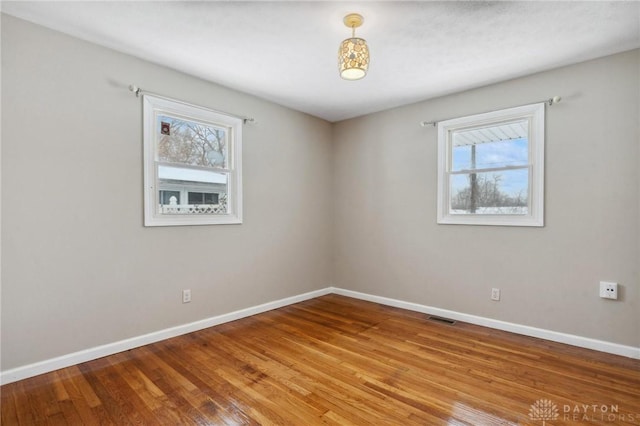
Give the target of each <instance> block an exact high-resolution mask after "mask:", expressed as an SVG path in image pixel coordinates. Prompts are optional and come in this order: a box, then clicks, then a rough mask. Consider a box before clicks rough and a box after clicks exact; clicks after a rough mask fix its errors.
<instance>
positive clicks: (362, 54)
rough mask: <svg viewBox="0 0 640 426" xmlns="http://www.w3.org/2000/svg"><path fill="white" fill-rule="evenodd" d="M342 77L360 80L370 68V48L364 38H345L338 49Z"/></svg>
mask: <svg viewBox="0 0 640 426" xmlns="http://www.w3.org/2000/svg"><path fill="white" fill-rule="evenodd" d="M338 67H339V69H340V77H342V78H344V79H345V80H359V79H361V78H362V77H364V76H365V75H366V74H367V70H368V69H369V48H368V47H367V41H366V40H365V39H363V38H358V37H351V38H348V39H345V40H344V41H343V42H342V43H341V44H340V48H339V49H338Z"/></svg>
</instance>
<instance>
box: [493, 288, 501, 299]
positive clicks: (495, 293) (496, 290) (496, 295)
mask: <svg viewBox="0 0 640 426" xmlns="http://www.w3.org/2000/svg"><path fill="white" fill-rule="evenodd" d="M491 300H496V301H497V300H500V289H499V288H492V289H491Z"/></svg>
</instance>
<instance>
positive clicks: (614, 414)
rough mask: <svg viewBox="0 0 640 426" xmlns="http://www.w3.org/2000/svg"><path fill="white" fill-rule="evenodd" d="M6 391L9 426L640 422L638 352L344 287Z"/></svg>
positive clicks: (6, 422)
mask: <svg viewBox="0 0 640 426" xmlns="http://www.w3.org/2000/svg"><path fill="white" fill-rule="evenodd" d="M1 392H2V408H1V411H2V418H1V419H2V425H34V424H54V425H58V424H61V425H64V424H73V425H94V424H116V425H129V424H147V425H178V424H180V425H181V424H196V425H218V424H219V425H245V424H249V425H255V424H263V425H316V424H332V425H352V424H353V425H445V424H446V425H463V424H465V425H510V424H529V425H543V424H544V423H543V420H544V421H545V423H546V425H560V424H567V425H578V424H588V425H597V424H599V425H614V424H615V425H624V424H630V425H639V424H640V361H638V360H632V359H628V358H623V357H618V356H615V355H608V354H603V353H600V352H595V351H590V350H586V349H580V348H576V347H571V346H566V345H562V344H557V343H553V342H548V341H544V340H540V339H535V338H529V337H524V336H519V335H514V334H510V333H506V332H501V331H496V330H491V329H487V328H483V327H478V326H474V325H470V324H464V323H457V324H455V325H447V324H442V323H438V322H434V321H430V320H428V319H427V316H426V315H424V314H419V313H416V312H410V311H404V310H401V309H396V308H390V307H385V306H382V305H378V304H374V303H369V302H363V301H360V300H355V299H350V298H347V297H342V296H337V295H328V296H323V297H320V298H317V299H313V300H309V301H306V302H302V303H298V304H296V305H292V306H288V307H285V308H281V309H278V310H274V311H270V312H266V313H263V314H260V315H256V316H253V317H250V318H245V319H242V320H238V321H235V322H232V323H227V324H224V325H220V326H217V327H213V328H209V329H206V330H202V331H199V332H195V333H191V334H188V335H184V336H180V337H176V338H173V339H170V340H166V341H163V342H159V343H156V344H152V345H148V346H144V347H141V348H137V349H132V350H129V351H126V352H122V353H119V354H116V355H112V356H108V357H105V358H101V359H98V360H95V361H91V362H87V363H84V364H80V365H77V366H74V367H70V368H65V369H62V370H58V371H55V372H52V373H48V374H44V375H41V376H38V377H34V378H31V379H27V380H23V381H20V382H16V383H10V384H7V385H4V386H2V388H1ZM543 400H546V401H543ZM545 404H546V405H545ZM532 406H533V407H532ZM554 408H555V409H556V410H557V411H554V410H553V409H554ZM534 409H537V410H538V411H535V412H534V411H532V410H534ZM567 410H568V412H567ZM530 414H531V415H532V416H530ZM556 414H557V416H556Z"/></svg>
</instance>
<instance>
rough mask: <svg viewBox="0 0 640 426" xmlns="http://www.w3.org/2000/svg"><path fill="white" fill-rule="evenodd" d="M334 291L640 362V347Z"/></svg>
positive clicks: (358, 293) (365, 294)
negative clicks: (639, 360)
mask: <svg viewBox="0 0 640 426" xmlns="http://www.w3.org/2000/svg"><path fill="white" fill-rule="evenodd" d="M330 290H331V291H330V292H331V293H335V294H340V295H342V296H347V297H353V298H355V299H361V300H367V301H369V302H375V303H380V304H381V305H387V306H393V307H396V308H402V309H407V310H410V311H416V312H422V313H425V314H429V315H436V316H439V317H444V318H451V319H453V320H456V321H463V322H468V323H471V324H476V325H482V326H484V327H489V328H495V329H497V330H504V331H510V332H512V333H516V334H522V335H525V336H531V337H538V338H540V339H546V340H551V341H552V342H559V343H566V344H568V345H572V346H578V347H581V348H587V349H594V350H596V351H600V352H606V353H610V354H614V355H622V356H626V357H628V358H635V359H640V348H638V347H634V346H625V345H620V344H618V343H612V342H606V341H604V340H597V339H591V338H589V337H582V336H576V335H573V334H567V333H560V332H558V331H552V330H545V329H542V328H536V327H530V326H528V325H521V324H515V323H512V322H506V321H500V320H495V319H491V318H485V317H479V316H476V315H469V314H463V313H460V312H456V311H449V310H447V309H440V308H434V307H432V306H427V305H420V304H418V303H411V302H405V301H403V300H397V299H390V298H388V297H382V296H374V295H371V294H367V293H360V292H357V291H351V290H345V289H342V288H335V287H332V288H331V289H330Z"/></svg>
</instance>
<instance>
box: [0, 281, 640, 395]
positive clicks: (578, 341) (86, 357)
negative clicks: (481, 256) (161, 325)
mask: <svg viewBox="0 0 640 426" xmlns="http://www.w3.org/2000/svg"><path fill="white" fill-rule="evenodd" d="M330 293H335V294H340V295H342V296H347V297H353V298H355V299H361V300H367V301H369V302H375V303H380V304H382V305H387V306H393V307H396V308H402V309H407V310H410V311H416V312H422V313H425V314H429V315H437V316H440V317H445V318H451V319H454V320H456V321H464V322H468V323H471V324H477V325H482V326H485V327H489V328H495V329H498V330H504V331H510V332H512V333H517V334H523V335H525V336H532V337H538V338H541V339H546V340H551V341H554V342H559V343H566V344H569V345H573V346H578V347H582V348H588V349H594V350H597V351H601V352H607V353H611V354H615V355H622V356H626V357H629V358H635V359H640V348H637V347H633V346H625V345H620V344H617V343H611V342H605V341H603V340H596V339H590V338H588V337H581V336H575V335H572V334H566V333H560V332H557V331H551V330H545V329H541V328H535V327H529V326H526V325H520V324H514V323H510V322H505V321H499V320H495V319H491V318H485V317H479V316H476V315H469V314H464V313H460V312H455V311H449V310H447V309H440V308H434V307H432V306H427V305H420V304H418V303H412V302H405V301H403V300H397V299H391V298H388V297H382V296H374V295H371V294H366V293H360V292H357V291H351V290H345V289H342V288H337V287H327V288H324V289H321V290H316V291H311V292H309V293H304V294H300V295H297V296H292V297H287V298H284V299H280V300H276V301H273V302H268V303H264V304H262V305H258V306H253V307H250V308H246V309H241V310H238V311H234V312H230V313H227V314H222V315H218V316H215V317H211V318H206V319H203V320H200V321H195V322H192V323H189V324H184V325H179V326H176V327H171V328H167V329H165V330H160V331H156V332H153V333H149V334H144V335H142V336H137V337H132V338H130V339H126V340H121V341H118V342H114V343H109V344H106V345H102V346H97V347H94V348H89V349H85V350H82V351H78V352H74V353H71V354H68V355H63V356H59V357H56V358H52V359H48V360H44V361H40V362H36V363H34V364H29V365H25V366H21V367H17V368H13V369H11V370H6V371H2V372H0V384H3V385H4V384H7V383H11V382H15V381H18V380H22V379H26V378H29V377H33V376H37V375H39V374H44V373H48V372H50V371H54V370H58V369H60V368H65V367H69V366H72V365H76V364H80V363H82V362H87V361H91V360H94V359H97V358H101V357H104V356H107V355H112V354H115V353H118V352H122V351H126V350H129V349H133V348H137V347H139V346H144V345H148V344H150V343H154V342H158V341H160V340H165V339H169V338H171V337H176V336H180V335H182V334H187V333H191V332H194V331H198V330H202V329H205V328H208V327H213V326H216V325H219V324H223V323H226V322H230V321H235V320H237V319H240V318H245V317H249V316H251V315H256V314H259V313H262V312H267V311H270V310H273V309H277V308H281V307H283V306H287V305H292V304H294V303H298V302H302V301H304V300H309V299H313V298H315V297H320V296H324V295H326V294H330Z"/></svg>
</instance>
